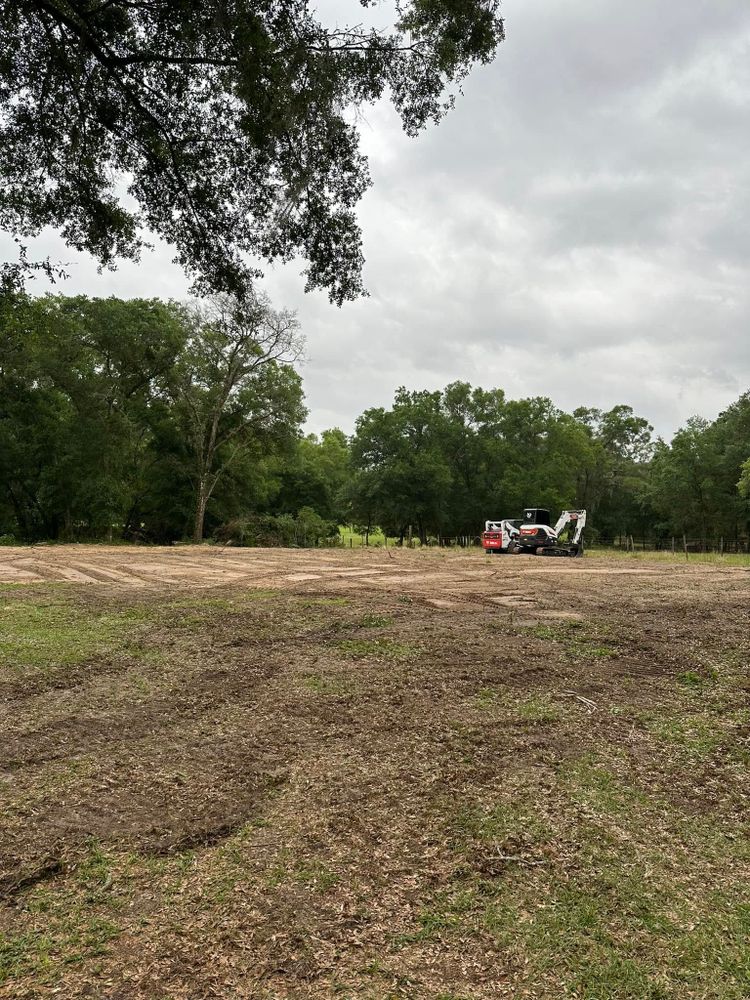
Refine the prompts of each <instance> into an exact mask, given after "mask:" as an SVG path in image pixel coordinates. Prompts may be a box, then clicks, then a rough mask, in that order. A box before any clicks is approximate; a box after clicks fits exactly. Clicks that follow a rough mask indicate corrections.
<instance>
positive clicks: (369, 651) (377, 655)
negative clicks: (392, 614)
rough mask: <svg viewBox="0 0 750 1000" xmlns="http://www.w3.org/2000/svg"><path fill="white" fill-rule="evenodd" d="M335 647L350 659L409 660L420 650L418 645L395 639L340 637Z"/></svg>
mask: <svg viewBox="0 0 750 1000" xmlns="http://www.w3.org/2000/svg"><path fill="white" fill-rule="evenodd" d="M335 647H336V649H338V650H339V651H340V652H342V653H344V655H345V656H348V657H349V658H350V659H352V660H364V659H376V660H395V661H403V660H411V659H414V657H416V656H418V655H419V653H420V652H421V650H420V647H419V646H417V645H415V644H413V643H409V642H398V641H397V640H395V639H382V638H380V639H341V640H339V641H338V642H336V643H335Z"/></svg>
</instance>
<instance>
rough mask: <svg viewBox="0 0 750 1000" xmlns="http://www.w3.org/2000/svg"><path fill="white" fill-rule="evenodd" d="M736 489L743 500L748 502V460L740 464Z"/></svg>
mask: <svg viewBox="0 0 750 1000" xmlns="http://www.w3.org/2000/svg"><path fill="white" fill-rule="evenodd" d="M737 489H738V491H739V494H740V496H741V497H742V498H743V499H744V500H747V501H750V458H748V460H747V461H746V462H743V463H742V469H741V471H740V478H739V482H738V483H737Z"/></svg>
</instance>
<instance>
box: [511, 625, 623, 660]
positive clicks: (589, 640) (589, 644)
mask: <svg viewBox="0 0 750 1000" xmlns="http://www.w3.org/2000/svg"><path fill="white" fill-rule="evenodd" d="M530 631H531V633H532V635H535V636H536V637H537V639H545V640H548V641H551V642H556V643H559V644H561V645H562V646H563V647H564V649H565V652H566V654H567V655H568V656H569V657H570V658H571V659H599V660H607V659H610V658H611V657H613V656H617V655H618V650H617V648H616V647H615V646H614V645H613V644H612V643H611V642H609V643H607V642H602V638H603V637H604V638H607V637H608V631H607V630H606V629H603V628H602V627H598V628H597V627H595V626H593V625H591V624H589V623H587V622H581V621H561V622H556V623H555V624H554V625H533V626H531V628H530Z"/></svg>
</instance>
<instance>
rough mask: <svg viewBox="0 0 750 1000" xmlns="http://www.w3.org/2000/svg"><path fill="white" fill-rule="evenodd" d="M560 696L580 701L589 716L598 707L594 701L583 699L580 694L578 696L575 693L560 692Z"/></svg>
mask: <svg viewBox="0 0 750 1000" xmlns="http://www.w3.org/2000/svg"><path fill="white" fill-rule="evenodd" d="M560 694H561V695H562V696H563V698H575V699H576V701H580V703H581V704H582V705H585V706H586V710H587V711H588V713H589V715H592V714H593V713H594V712H596V711H597V709H598V707H599V706H598V705H597V704H596V702H595V701H592V700H591V698H584V696H583V695H582V694H578V692H577V691H561V692H560Z"/></svg>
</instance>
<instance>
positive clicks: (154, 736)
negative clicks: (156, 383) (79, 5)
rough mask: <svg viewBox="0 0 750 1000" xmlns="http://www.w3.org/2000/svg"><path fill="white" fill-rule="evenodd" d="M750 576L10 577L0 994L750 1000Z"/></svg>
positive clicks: (165, 560)
mask: <svg viewBox="0 0 750 1000" xmlns="http://www.w3.org/2000/svg"><path fill="white" fill-rule="evenodd" d="M749 664H750V569H748V568H743V567H732V566H725V565H722V564H719V563H717V564H695V563H687V564H686V563H685V562H680V561H675V562H665V561H659V562H657V561H649V560H645V559H644V560H634V559H624V558H618V559H615V558H612V559H606V558H599V557H597V558H595V557H586V558H584V559H577V560H572V559H565V560H563V559H540V558H534V557H523V556H512V557H498V556H491V557H488V556H485V555H483V554H482V553H480V552H476V551H473V552H467V553H462V552H459V551H450V550H427V551H419V550H414V551H410V550H392V549H387V550H386V549H370V550H367V549H353V550H347V549H342V550H318V551H295V550H261V549H244V550H242V549H232V548H225V549H219V548H209V547H206V548H193V547H176V548H162V549H152V548H145V547H144V548H117V547H105V546H48V547H45V546H39V547H36V548H25V549H20V548H18V549H12V548H6V549H0V725H1V726H2V733H3V739H2V741H1V742H0V997H8V998H10V997H13V998H16V997H18V998H24V997H41V996H63V997H66V998H67V997H90V998H94V997H96V998H108V1000H115V998H117V1000H126V998H135V1000H141V998H143V1000H146V998H148V1000H157V998H158V1000H167V998H168V1000H183V998H184V1000H188V998H204V997H206V998H208V997H222V998H234V997H240V998H253V1000H254V998H258V1000H271V998H273V1000H282V998H284V1000H287V998H316V1000H322V998H328V997H344V998H347V997H348V998H355V997H356V998H370V1000H384V998H396V997H410V998H415V1000H422V998H434V1000H480V998H481V1000H485V998H486V1000H489V998H495V997H503V996H507V997H517V996H527V997H534V998H536V997H539V998H555V997H575V998H584V1000H586V998H587V1000H630V998H632V1000H636V998H639V1000H640V998H651V1000H659V998H663V1000H666V998H672V997H675V998H683V997H684V998H688V997H691V998H692V997H706V998H716V1000H719V998H722V1000H725V998H730V1000H740V998H743V997H747V996H748V995H750V947H749V946H748V938H749V936H750V892H748V889H747V886H748V885H749V884H750V882H749V880H748V877H749V876H750V839H749V838H748V812H747V810H748V804H749V801H750V782H749V781H748V774H749V773H750V771H749V770H748V769H749V768H750V702H749V701H748V690H750V675H749V674H748V665H749Z"/></svg>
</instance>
